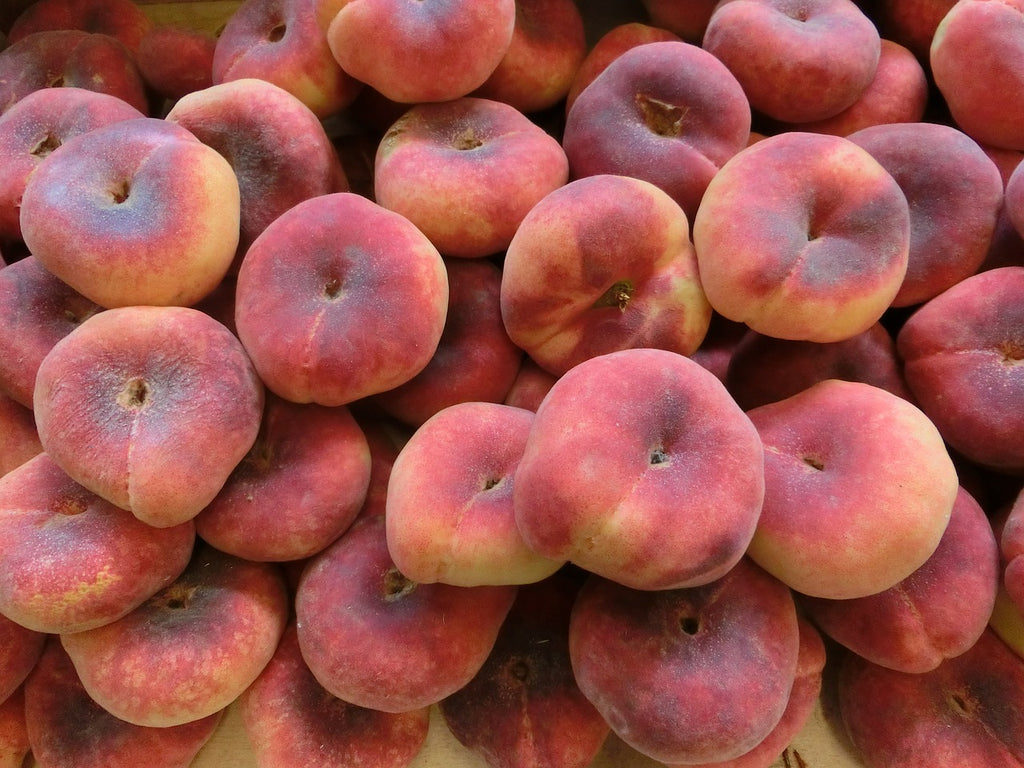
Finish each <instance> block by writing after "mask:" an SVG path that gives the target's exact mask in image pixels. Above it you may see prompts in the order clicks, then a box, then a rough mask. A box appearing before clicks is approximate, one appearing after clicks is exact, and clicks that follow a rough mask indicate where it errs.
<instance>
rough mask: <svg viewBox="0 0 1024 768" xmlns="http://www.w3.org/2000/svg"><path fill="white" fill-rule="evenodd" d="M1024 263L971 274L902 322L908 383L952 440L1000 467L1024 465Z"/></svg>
mask: <svg viewBox="0 0 1024 768" xmlns="http://www.w3.org/2000/svg"><path fill="white" fill-rule="evenodd" d="M1022 296H1024V266H1010V267H1001V268H999V269H991V270H987V271H985V272H979V273H978V274H975V275H972V276H971V277H968V278H966V279H964V280H961V281H960V282H959V283H957V284H956V285H954V286H953V287H951V288H948V289H947V290H945V291H944V292H942V293H940V294H939V295H938V296H936V297H934V298H933V299H931V300H929V301H928V302H926V303H925V304H924V305H923V306H921V307H920V308H919V309H917V311H915V312H914V313H913V314H912V315H911V316H910V317H909V318H907V320H906V322H905V323H904V324H903V326H902V328H901V329H900V331H899V333H898V335H897V337H896V349H897V353H898V354H899V355H900V358H901V359H902V360H903V364H904V375H905V377H906V380H907V385H908V386H909V387H910V390H911V392H913V394H914V397H915V398H916V400H917V402H918V403H919V404H920V406H921V409H922V410H923V411H924V412H925V413H926V414H927V415H928V417H929V418H930V419H931V421H932V422H933V423H934V424H935V426H936V427H937V428H938V430H939V432H940V433H941V434H942V437H943V438H944V439H945V440H946V441H947V442H948V443H949V445H950V446H951V447H952V448H953V449H954V450H956V451H957V452H959V453H960V454H962V455H963V456H964V457H965V458H967V459H968V460H970V461H972V462H975V463H977V464H980V465H982V466H985V467H988V468H990V469H994V470H997V471H1002V472H1013V473H1019V472H1021V471H1022V470H1024V423H1022V418H1024V410H1022V409H1021V408H1020V404H1021V403H1022V402H1024V364H1022V361H1024V338H1022V336H1021V328H1022V327H1024V318H1022V316H1021V313H1022V312H1024V302H1022V301H1021V297H1022Z"/></svg>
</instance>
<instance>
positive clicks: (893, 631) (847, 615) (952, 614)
mask: <svg viewBox="0 0 1024 768" xmlns="http://www.w3.org/2000/svg"><path fill="white" fill-rule="evenodd" d="M999 569H1000V564H999V547H998V543H997V542H996V538H995V536H994V535H993V531H992V526H991V525H990V523H989V520H988V517H987V516H986V515H985V511H984V510H983V509H982V508H981V506H980V505H979V504H978V502H977V501H975V500H974V498H973V497H972V496H971V495H970V494H968V493H967V491H965V490H963V489H962V488H961V490H960V492H959V493H958V494H957V499H956V503H955V504H954V506H953V512H952V514H951V516H950V519H949V524H948V525H947V526H946V530H945V532H944V533H943V535H942V539H941V540H940V542H939V546H938V547H937V548H936V550H935V552H934V553H933V554H932V556H931V557H929V558H928V560H927V561H925V563H924V565H922V566H921V567H920V568H918V569H917V570H916V571H914V572H913V573H912V574H910V576H908V577H907V578H905V579H903V581H901V582H900V583H899V584H897V585H896V586H894V587H891V588H889V589H887V590H883V591H882V592H879V593H876V594H874V595H868V596H866V597H861V598H854V599H851V600H824V599H821V598H812V597H808V596H803V597H802V599H801V605H802V606H803V607H804V609H805V610H806V612H807V615H808V616H810V617H811V619H812V620H813V621H814V622H815V624H816V625H817V626H818V627H820V628H821V629H822V631H823V632H825V633H826V634H827V635H828V636H829V637H830V638H832V639H833V640H835V641H837V642H839V643H842V644H843V645H844V646H846V647H847V648H849V649H850V650H852V651H854V652H855V653H857V654H858V655H859V656H861V657H863V658H865V659H868V660H869V661H872V662H874V663H875V664H880V665H881V666H883V667H888V668H889V669H895V670H899V671H902V672H909V673H917V672H928V671H930V670H932V669H935V668H936V667H937V666H939V664H941V663H942V662H943V661H945V660H946V659H949V658H953V657H955V656H959V655H960V654H961V653H964V652H965V651H967V650H968V649H969V648H970V647H971V646H973V645H974V643H976V642H977V641H978V638H979V637H980V636H981V634H982V632H984V631H985V629H986V627H988V623H989V617H990V616H991V615H992V611H993V608H994V606H995V599H996V593H997V591H998V588H999V581H1000V572H999Z"/></svg>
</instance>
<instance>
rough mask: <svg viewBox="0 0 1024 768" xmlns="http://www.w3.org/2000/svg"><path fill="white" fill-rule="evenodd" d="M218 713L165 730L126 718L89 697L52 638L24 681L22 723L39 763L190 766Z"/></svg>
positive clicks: (99, 767) (101, 767)
mask: <svg viewBox="0 0 1024 768" xmlns="http://www.w3.org/2000/svg"><path fill="white" fill-rule="evenodd" d="M221 715H222V713H221V712H214V713H212V714H210V715H207V716H206V717H203V718H200V719H198V720H196V721H194V722H189V723H183V724H181V725H175V726H168V727H166V728H151V727H146V726H140V725H134V724H131V723H127V722H124V721H122V720H120V719H119V718H117V717H115V716H114V715H112V714H110V713H109V712H107V711H106V710H105V709H103V707H101V706H100V705H99V704H97V703H96V702H95V701H93V700H92V698H91V697H90V696H89V694H88V693H87V692H86V690H85V688H84V687H83V685H82V682H81V680H80V679H79V677H78V673H77V672H76V671H75V667H74V664H72V662H71V659H70V658H69V657H68V654H67V653H66V652H65V651H64V649H63V648H62V647H61V644H60V641H59V640H58V639H57V638H56V637H54V638H52V639H51V640H50V641H49V642H48V643H47V645H46V650H45V651H44V653H43V656H42V658H41V659H40V660H39V665H38V667H37V668H36V669H35V670H33V672H32V675H31V676H30V677H29V679H28V680H27V681H26V683H25V721H26V727H27V731H28V737H29V742H30V743H31V745H32V756H33V758H34V759H35V760H36V761H37V762H38V764H39V765H74V766H76V768H128V766H137V765H143V764H145V765H148V766H152V768H188V766H190V765H191V764H192V762H193V761H194V760H195V758H196V756H197V755H198V754H199V751H200V750H201V749H202V748H203V746H204V745H205V744H206V742H207V741H209V740H210V738H211V737H212V736H213V732H214V731H215V730H216V728H217V726H218V725H219V723H220V721H221Z"/></svg>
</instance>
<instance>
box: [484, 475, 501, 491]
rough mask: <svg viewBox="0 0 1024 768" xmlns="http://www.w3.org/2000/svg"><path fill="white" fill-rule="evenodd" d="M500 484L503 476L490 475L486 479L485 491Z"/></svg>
mask: <svg viewBox="0 0 1024 768" xmlns="http://www.w3.org/2000/svg"><path fill="white" fill-rule="evenodd" d="M500 484H501V478H500V477H489V478H487V479H486V480H484V490H485V491H489V490H491V489H492V488H495V487H497V486H498V485H500Z"/></svg>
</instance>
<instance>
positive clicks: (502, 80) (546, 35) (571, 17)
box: [473, 0, 587, 114]
mask: <svg viewBox="0 0 1024 768" xmlns="http://www.w3.org/2000/svg"><path fill="white" fill-rule="evenodd" d="M586 54H587V38H586V29H585V28H584V25H583V14H582V12H581V10H580V8H579V7H578V6H577V4H576V3H575V2H574V0H516V16H515V25H514V27H513V29H512V40H511V42H510V43H509V47H508V50H506V51H505V55H504V56H503V57H502V59H501V61H499V62H498V65H497V66H496V67H495V68H494V70H493V71H492V72H491V74H490V75H489V76H488V77H487V79H486V80H485V81H484V83H483V85H481V86H480V87H479V88H477V89H476V90H475V91H473V95H474V96H477V97H480V98H484V99H494V100H495V101H501V102H504V103H506V104H510V105H512V106H513V107H515V108H516V109H518V110H519V111H520V112H524V113H528V114H533V113H536V112H540V111H542V110H545V109H550V108H551V107H554V106H555V105H556V104H558V103H559V102H561V101H562V100H563V99H564V98H565V96H566V94H567V93H568V92H569V86H570V85H571V84H572V81H573V78H574V77H575V76H576V70H577V69H578V68H579V66H580V62H582V61H583V57H584V56H585V55H586Z"/></svg>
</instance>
